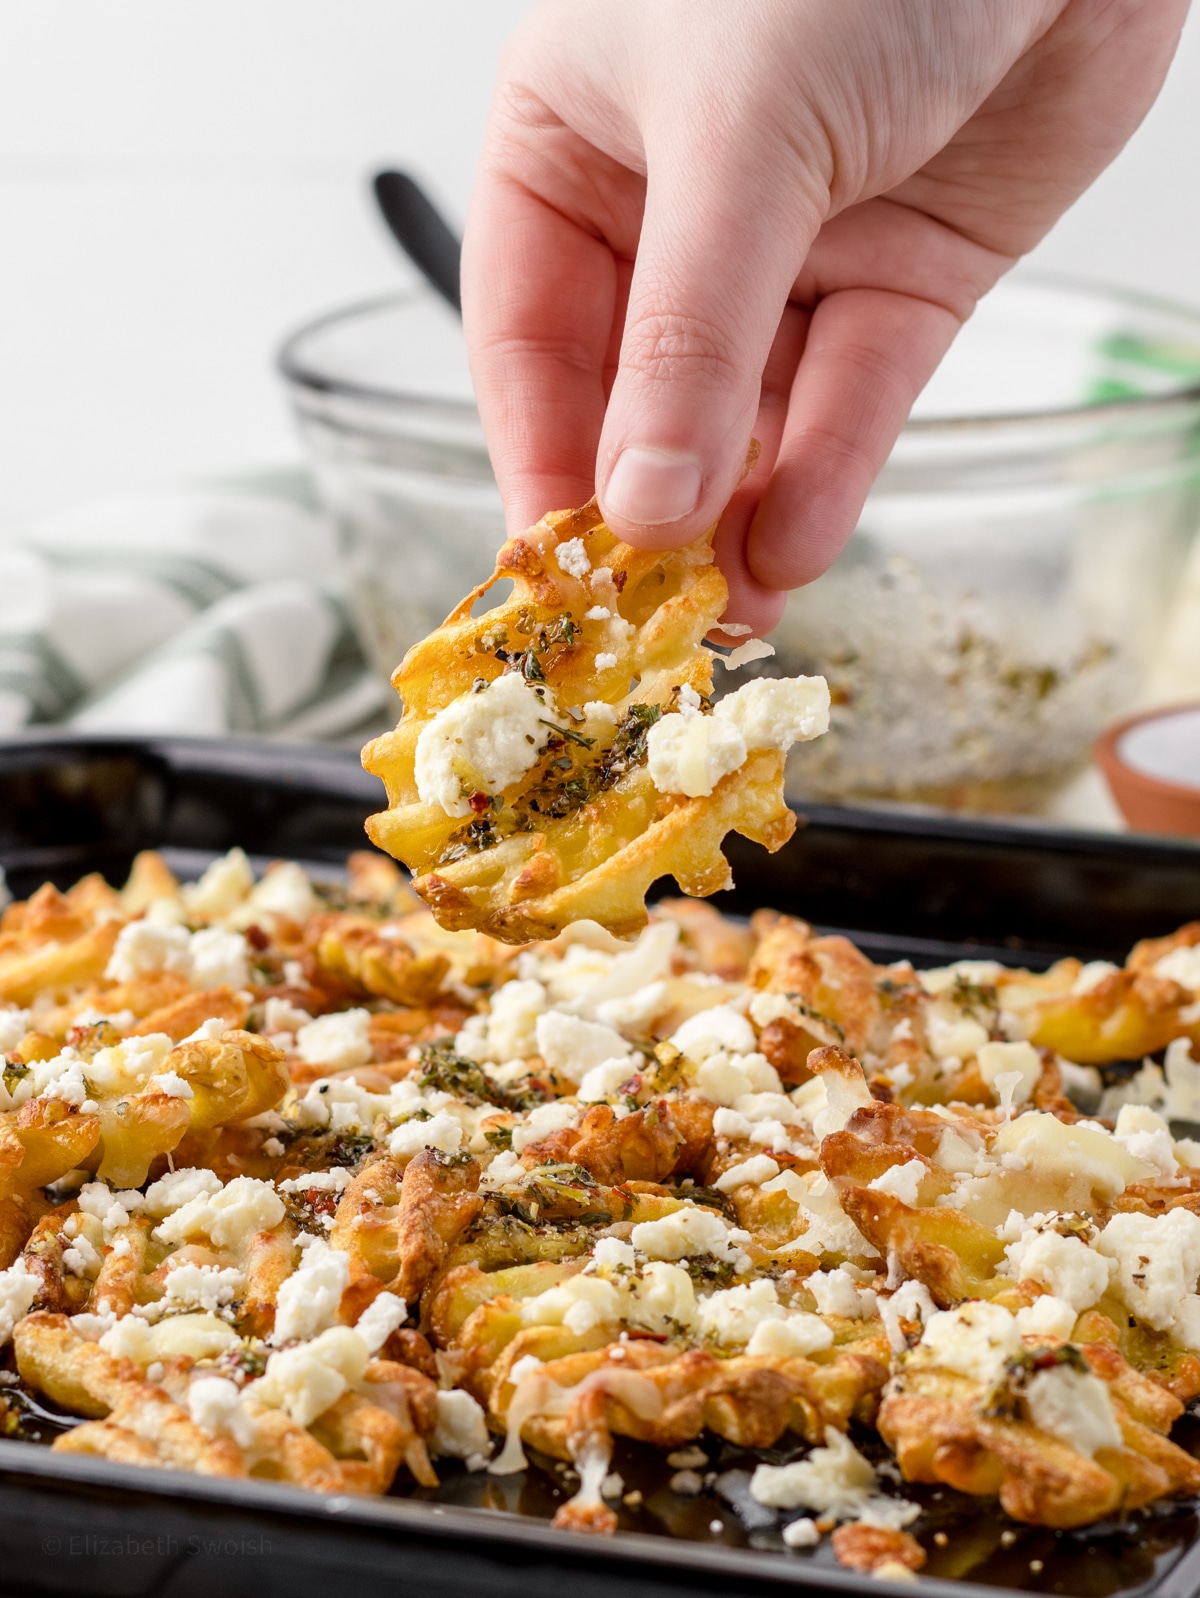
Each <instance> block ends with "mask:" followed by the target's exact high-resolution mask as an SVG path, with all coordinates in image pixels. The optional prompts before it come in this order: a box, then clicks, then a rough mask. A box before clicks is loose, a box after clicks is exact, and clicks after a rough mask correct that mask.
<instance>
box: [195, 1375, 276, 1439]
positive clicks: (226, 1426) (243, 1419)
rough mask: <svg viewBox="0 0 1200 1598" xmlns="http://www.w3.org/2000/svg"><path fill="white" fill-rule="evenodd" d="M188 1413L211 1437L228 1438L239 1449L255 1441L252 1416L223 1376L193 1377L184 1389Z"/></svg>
mask: <svg viewBox="0 0 1200 1598" xmlns="http://www.w3.org/2000/svg"><path fill="white" fill-rule="evenodd" d="M187 1406H188V1414H189V1415H190V1416H191V1418H192V1420H193V1421H194V1422H195V1423H196V1425H197V1426H199V1427H200V1428H201V1429H202V1430H203V1431H206V1432H208V1433H209V1434H210V1435H211V1436H214V1437H232V1438H233V1440H234V1442H235V1443H237V1444H238V1446H239V1447H240V1448H253V1447H254V1445H255V1443H256V1442H257V1441H258V1428H257V1426H256V1425H255V1423H254V1417H253V1415H251V1414H250V1412H249V1410H248V1409H247V1408H246V1406H245V1405H244V1404H243V1403H242V1395H241V1392H240V1390H239V1388H238V1386H237V1383H236V1382H231V1381H230V1380H229V1378H228V1377H227V1376H196V1377H195V1378H193V1380H192V1383H191V1385H190V1386H189V1387H188V1392H187Z"/></svg>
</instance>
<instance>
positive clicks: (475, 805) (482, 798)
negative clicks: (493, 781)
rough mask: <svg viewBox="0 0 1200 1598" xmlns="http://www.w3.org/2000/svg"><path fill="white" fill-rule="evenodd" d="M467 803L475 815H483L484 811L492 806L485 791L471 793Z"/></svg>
mask: <svg viewBox="0 0 1200 1598" xmlns="http://www.w3.org/2000/svg"><path fill="white" fill-rule="evenodd" d="M467 803H468V804H469V805H470V806H471V809H472V810H473V811H474V812H475V814H476V815H477V816H481V815H483V813H484V811H486V810H490V809H491V808H492V801H491V800H490V799H489V798H488V796H487V794H485V793H473V794H472V795H471V797H470V799H469V800H468V801H467Z"/></svg>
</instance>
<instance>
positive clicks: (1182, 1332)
mask: <svg viewBox="0 0 1200 1598" xmlns="http://www.w3.org/2000/svg"><path fill="white" fill-rule="evenodd" d="M1171 1337H1172V1340H1173V1341H1174V1342H1176V1343H1178V1344H1179V1346H1180V1348H1187V1349H1190V1350H1191V1351H1192V1353H1193V1354H1200V1296H1198V1295H1197V1294H1195V1293H1185V1294H1184V1295H1183V1297H1182V1298H1181V1299H1180V1301H1179V1308H1178V1309H1177V1310H1176V1312H1175V1319H1174V1320H1173V1321H1172V1322H1171Z"/></svg>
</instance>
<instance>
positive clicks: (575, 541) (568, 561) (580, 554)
mask: <svg viewBox="0 0 1200 1598" xmlns="http://www.w3.org/2000/svg"><path fill="white" fill-rule="evenodd" d="M554 558H555V560H556V561H557V562H558V565H559V570H560V571H564V572H566V574H567V576H568V577H575V578H578V580H579V581H580V582H582V581H583V579H584V578H585V577H586V576H587V574H588V572H590V571H591V569H592V563H591V561H590V560H589V559H588V553H587V550H586V549H585V548H584V544H583V539H582V538H567V539H564V540H563V542H562V543H561V544H559V546H558V548H557V549H556V550H555V551H554Z"/></svg>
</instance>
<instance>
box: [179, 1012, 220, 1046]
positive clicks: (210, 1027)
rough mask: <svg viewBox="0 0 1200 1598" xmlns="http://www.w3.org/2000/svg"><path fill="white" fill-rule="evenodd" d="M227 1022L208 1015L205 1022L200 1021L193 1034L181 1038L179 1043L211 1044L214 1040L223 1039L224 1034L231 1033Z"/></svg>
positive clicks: (218, 1017)
mask: <svg viewBox="0 0 1200 1598" xmlns="http://www.w3.org/2000/svg"><path fill="white" fill-rule="evenodd" d="M232 1030H233V1028H231V1027H230V1025H229V1022H228V1021H226V1020H224V1019H223V1018H222V1017H221V1016H219V1015H210V1016H209V1018H208V1020H207V1021H201V1023H200V1025H199V1026H198V1027H197V1028H196V1030H195V1031H194V1032H189V1033H188V1035H187V1037H186V1038H181V1039H180V1042H181V1043H211V1042H213V1040H214V1039H215V1038H223V1037H224V1036H225V1034H226V1032H230V1031H232Z"/></svg>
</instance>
